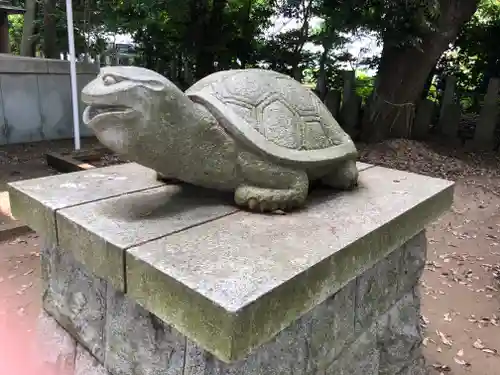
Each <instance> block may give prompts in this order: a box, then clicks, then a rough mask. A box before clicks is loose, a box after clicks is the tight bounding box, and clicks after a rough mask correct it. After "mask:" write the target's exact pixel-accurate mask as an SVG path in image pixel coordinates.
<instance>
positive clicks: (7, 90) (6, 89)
mask: <svg viewBox="0 0 500 375" xmlns="http://www.w3.org/2000/svg"><path fill="white" fill-rule="evenodd" d="M69 71H70V68H69V62H68V61H64V60H52V59H41V58H31V57H21V56H13V55H4V54H0V145H4V144H11V143H25V142H36V141H42V140H54V139H64V138H72V137H73V117H72V116H73V115H72V111H73V109H72V102H71V80H70V73H69ZM98 71H99V68H98V67H97V66H96V65H93V64H88V63H77V75H78V77H77V83H78V93H80V91H81V89H82V88H83V86H85V85H86V84H87V83H88V82H90V81H91V80H92V79H93V78H94V77H95V76H96V75H97V73H98ZM83 109H84V106H83V103H82V102H81V101H80V103H79V110H80V116H79V118H80V133H81V135H82V136H90V135H92V134H91V131H90V130H89V129H88V128H87V127H86V126H85V125H84V124H83V122H81V117H82V116H81V114H82V113H83Z"/></svg>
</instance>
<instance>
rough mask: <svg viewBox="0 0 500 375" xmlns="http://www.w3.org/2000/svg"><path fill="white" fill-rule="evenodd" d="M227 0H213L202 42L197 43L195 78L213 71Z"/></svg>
mask: <svg viewBox="0 0 500 375" xmlns="http://www.w3.org/2000/svg"><path fill="white" fill-rule="evenodd" d="M228 1H229V0H213V5H212V10H211V12H210V17H209V19H208V22H207V23H206V25H205V30H204V32H203V37H202V38H201V39H202V43H201V44H199V45H198V46H197V47H198V54H197V56H196V78H197V79H201V78H203V77H205V76H207V75H209V74H210V73H213V72H214V71H215V70H214V62H215V58H216V56H217V48H218V47H219V42H220V36H221V35H220V34H221V30H222V26H223V25H222V24H223V18H224V17H223V16H224V9H225V8H226V5H227V3H228Z"/></svg>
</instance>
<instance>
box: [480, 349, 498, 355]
mask: <svg viewBox="0 0 500 375" xmlns="http://www.w3.org/2000/svg"><path fill="white" fill-rule="evenodd" d="M481 351H483V352H485V353H488V354H493V355H496V354H497V353H498V351H497V350H496V349H489V348H484V349H481Z"/></svg>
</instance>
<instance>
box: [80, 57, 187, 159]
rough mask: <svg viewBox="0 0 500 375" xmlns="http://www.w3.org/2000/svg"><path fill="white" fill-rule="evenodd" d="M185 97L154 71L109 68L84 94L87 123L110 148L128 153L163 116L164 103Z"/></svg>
mask: <svg viewBox="0 0 500 375" xmlns="http://www.w3.org/2000/svg"><path fill="white" fill-rule="evenodd" d="M182 96H184V93H183V92H182V91H180V90H179V89H178V88H177V86H175V84H174V83H172V82H170V81H169V80H168V79H167V78H165V77H164V76H162V75H161V74H158V73H156V72H154V71H152V70H149V69H145V68H140V67H135V66H107V67H103V68H101V71H100V73H99V75H98V76H97V77H96V78H95V79H94V80H93V81H91V82H90V83H88V84H87V85H86V86H85V87H84V88H83V90H82V93H81V98H82V101H83V102H84V103H85V104H86V105H87V107H86V108H85V110H84V112H83V122H84V123H85V124H86V125H87V126H88V127H89V128H91V129H92V131H93V132H94V133H95V134H96V136H97V137H98V138H99V139H100V140H101V142H102V143H104V144H105V145H106V146H108V147H110V148H111V149H112V150H114V151H115V152H120V151H124V150H123V147H124V146H125V144H124V143H130V142H131V141H134V140H133V139H131V138H132V137H135V138H136V137H137V136H140V134H141V130H143V129H145V128H146V127H147V126H148V123H150V122H151V121H153V122H157V121H158V120H159V118H160V116H161V108H162V103H163V102H164V101H165V100H172V101H175V100H176V99H177V98H179V97H182Z"/></svg>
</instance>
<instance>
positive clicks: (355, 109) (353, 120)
mask: <svg viewBox="0 0 500 375" xmlns="http://www.w3.org/2000/svg"><path fill="white" fill-rule="evenodd" d="M361 102H362V99H361V97H360V96H358V95H355V94H354V95H350V97H349V99H348V100H347V101H346V102H345V103H344V104H343V105H342V108H341V110H340V121H339V122H340V125H341V126H342V128H343V129H344V130H345V132H346V133H347V134H349V135H350V136H351V137H356V136H357V133H358V132H359V129H358V125H359V117H360V110H361Z"/></svg>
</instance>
